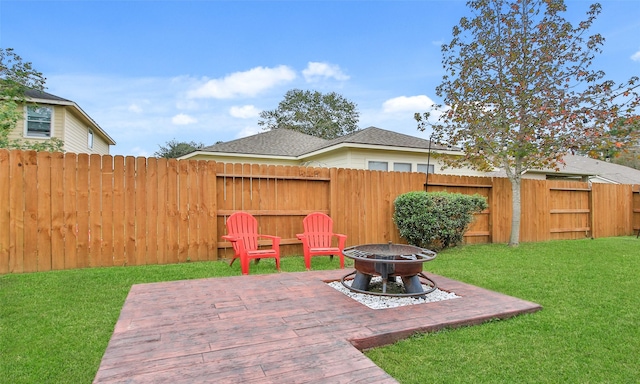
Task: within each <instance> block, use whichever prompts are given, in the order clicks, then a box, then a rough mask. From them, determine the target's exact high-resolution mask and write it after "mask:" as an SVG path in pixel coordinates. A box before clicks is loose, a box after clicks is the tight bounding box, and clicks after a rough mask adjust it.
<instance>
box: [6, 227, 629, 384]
mask: <svg viewBox="0 0 640 384" xmlns="http://www.w3.org/2000/svg"><path fill="white" fill-rule="evenodd" d="M337 266H338V262H337V260H336V259H334V260H333V262H330V261H329V259H328V258H317V259H314V269H331V268H337ZM282 267H283V270H285V271H301V270H303V269H304V263H303V261H302V258H299V257H295V258H285V259H284V260H283V261H282ZM274 269H275V268H274V264H273V260H263V261H262V262H261V263H260V264H258V266H255V265H254V264H252V265H251V273H252V274H255V273H272V272H273V271H274ZM425 269H427V270H428V271H430V272H433V273H437V274H441V275H444V276H447V277H451V278H454V279H458V280H461V281H464V282H467V283H471V284H474V285H478V286H481V287H485V288H489V289H492V290H495V291H499V292H503V293H506V294H509V295H513V296H516V297H519V298H522V299H526V300H530V301H534V302H536V303H539V304H541V305H542V306H543V307H544V309H543V310H542V311H540V312H537V313H534V314H531V315H524V316H519V317H516V318H512V319H509V320H505V321H494V322H490V323H486V324H483V325H480V326H474V327H468V328H461V329H455V330H445V331H441V332H438V333H435V334H428V335H416V336H414V337H412V338H411V339H408V340H405V341H402V342H399V343H397V344H395V345H391V346H387V347H382V348H377V349H373V350H370V351H367V352H366V354H367V356H369V357H370V358H371V359H372V360H373V361H375V362H376V364H378V365H380V366H381V367H382V368H384V369H385V370H386V371H387V372H389V373H390V374H391V375H392V376H393V377H395V378H396V379H397V380H398V381H400V382H401V383H425V382H441V383H442V382H446V383H482V382H491V383H495V382H504V383H515V382H517V383H523V382H532V383H534V382H535V383H540V382H549V383H557V382H571V383H602V382H610V383H629V382H638V379H637V377H638V374H637V372H638V371H640V363H639V362H638V361H640V358H638V356H640V295H639V294H638V292H640V279H639V276H640V240H637V239H635V237H620V238H608V239H597V240H576V241H556V242H547V243H537V244H522V245H521V246H520V247H518V248H515V249H512V248H508V247H506V246H504V245H475V246H466V247H459V248H456V249H452V250H448V251H445V252H441V253H440V254H439V255H438V258H437V259H436V260H434V261H432V262H429V263H427V264H425ZM239 270H240V266H239V265H237V263H236V264H234V266H233V268H230V267H229V266H228V265H227V264H225V263H222V262H198V263H187V264H179V265H168V266H145V267H122V268H120V267H116V268H96V269H83V270H73V271H57V272H46V273H31V274H21V275H4V276H0V382H2V383H5V382H6V383H90V382H91V381H92V379H93V377H94V375H95V373H96V371H97V369H98V366H99V364H100V359H101V358H102V355H103V353H104V351H105V349H106V346H107V343H108V341H109V338H110V337H111V333H112V331H113V327H114V325H115V322H116V320H117V318H118V316H119V312H120V309H121V307H122V304H123V303H124V300H125V298H126V295H127V293H128V291H129V289H130V287H131V285H132V284H137V283H145V282H156V281H169V280H180V279H194V278H202V277H217V276H231V275H239V274H240V273H239Z"/></svg>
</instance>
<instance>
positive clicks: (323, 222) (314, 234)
mask: <svg viewBox="0 0 640 384" xmlns="http://www.w3.org/2000/svg"><path fill="white" fill-rule="evenodd" d="M302 225H303V226H304V232H305V234H306V235H307V239H308V241H309V246H310V247H311V248H324V247H331V237H332V236H333V219H331V218H330V217H329V216H327V215H325V214H324V213H321V212H315V213H312V214H310V215H308V216H307V217H305V218H304V220H303V221H302Z"/></svg>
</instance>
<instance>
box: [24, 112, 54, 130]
mask: <svg viewBox="0 0 640 384" xmlns="http://www.w3.org/2000/svg"><path fill="white" fill-rule="evenodd" d="M52 117H53V108H51V107H41V106H27V134H26V135H27V136H30V137H51V121H52V120H53V119H52Z"/></svg>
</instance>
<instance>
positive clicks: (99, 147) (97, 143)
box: [64, 110, 109, 155]
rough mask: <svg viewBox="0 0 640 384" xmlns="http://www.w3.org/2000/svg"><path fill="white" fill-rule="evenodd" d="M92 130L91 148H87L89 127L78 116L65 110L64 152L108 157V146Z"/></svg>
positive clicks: (96, 132)
mask: <svg viewBox="0 0 640 384" xmlns="http://www.w3.org/2000/svg"><path fill="white" fill-rule="evenodd" d="M92 129H93V147H92V148H89V145H88V144H89V125H88V124H87V123H85V122H84V121H83V120H81V119H80V118H78V116H76V115H74V114H73V113H71V112H70V111H69V110H67V113H66V115H65V140H64V150H65V151H67V152H75V153H89V154H94V153H96V154H99V155H108V154H109V145H108V144H107V142H106V141H105V140H104V138H102V137H100V135H99V134H98V130H97V129H96V128H95V127H92Z"/></svg>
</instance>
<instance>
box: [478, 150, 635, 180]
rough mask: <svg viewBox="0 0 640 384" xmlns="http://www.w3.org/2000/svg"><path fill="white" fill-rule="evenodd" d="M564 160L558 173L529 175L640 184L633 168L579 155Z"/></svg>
mask: <svg viewBox="0 0 640 384" xmlns="http://www.w3.org/2000/svg"><path fill="white" fill-rule="evenodd" d="M563 160H564V162H565V164H564V166H563V165H562V164H558V168H559V170H558V171H556V170H553V169H531V170H529V171H527V173H537V174H546V175H548V176H553V175H558V176H585V177H597V178H598V179H600V180H602V181H603V182H607V183H613V184H640V170H637V169H634V168H631V167H626V166H624V165H619V164H614V163H609V162H607V161H603V160H597V159H592V158H590V157H585V156H578V155H565V156H564V157H563ZM489 176H496V177H506V172H505V171H504V170H498V171H495V172H491V173H489Z"/></svg>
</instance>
